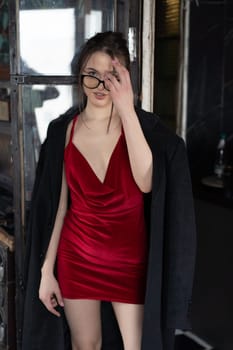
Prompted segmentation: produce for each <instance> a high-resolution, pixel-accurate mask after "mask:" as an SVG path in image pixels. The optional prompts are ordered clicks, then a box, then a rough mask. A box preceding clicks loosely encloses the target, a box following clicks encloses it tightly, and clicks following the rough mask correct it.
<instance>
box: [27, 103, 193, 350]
mask: <svg viewBox="0 0 233 350" xmlns="http://www.w3.org/2000/svg"><path fill="white" fill-rule="evenodd" d="M77 112H78V110H77V109H75V108H73V109H71V110H69V111H68V112H67V113H66V114H64V115H62V116H60V117H59V118H57V119H55V120H54V121H52V122H51V123H50V126H49V128H48V134H47V138H46V141H45V142H44V144H43V145H42V148H41V153H40V159H39V163H38V167H37V173H36V180H35V185H34V191H33V198H32V205H31V213H30V220H29V228H28V234H27V249H26V262H25V265H26V274H25V284H26V292H25V304H24V324H23V342H22V350H42V349H43V350H51V349H54V350H65V349H70V345H69V341H68V339H69V337H68V336H67V334H68V333H67V326H66V322H65V318H64V316H63V317H61V318H57V317H56V316H54V315H52V314H50V313H49V312H48V311H47V309H46V308H45V307H44V305H43V304H42V303H41V302H40V301H39V299H38V290H39V283H40V267H41V265H42V263H43V259H44V256H45V253H46V250H47V247H48V243H49V240H50V236H51V233H52V229H53V225H54V221H55V216H56V212H57V208H58V202H59V195H60V188H61V179H62V165H63V152H64V145H65V135H66V129H67V126H68V123H69V122H70V120H71V119H72V118H73V117H74V116H75V115H76V114H77ZM136 112H137V115H138V118H139V121H140V123H141V127H142V130H143V132H144V135H145V137H146V140H147V142H148V144H149V146H150V148H151V150H152V153H153V157H154V162H153V163H154V169H153V189H152V192H151V193H150V194H146V195H145V215H146V221H147V225H148V234H149V237H150V238H149V242H150V243H149V263H148V273H147V287H146V298H145V312H144V325H143V339H142V347H141V349H142V350H170V347H169V346H168V345H166V343H167V334H169V332H170V330H174V329H189V328H190V324H189V305H190V300H191V293H192V281H193V273H194V260H195V223H194V211H193V200H192V190H191V182H190V174H189V169H188V162H187V156H186V150H185V146H184V142H183V140H182V139H181V138H180V137H178V136H177V135H174V134H173V133H172V132H171V131H169V130H168V129H167V128H166V127H165V126H164V125H163V124H162V123H161V121H160V120H159V118H158V117H157V116H155V115H154V114H151V113H148V112H145V111H142V110H136ZM102 316H103V317H102V319H103V349H105V350H114V349H116V350H120V349H122V345H121V342H120V341H119V330H117V326H116V321H115V318H114V316H113V313H112V309H111V306H110V304H109V303H103V306H102Z"/></svg>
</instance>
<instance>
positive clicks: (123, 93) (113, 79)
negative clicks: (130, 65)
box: [104, 58, 134, 118]
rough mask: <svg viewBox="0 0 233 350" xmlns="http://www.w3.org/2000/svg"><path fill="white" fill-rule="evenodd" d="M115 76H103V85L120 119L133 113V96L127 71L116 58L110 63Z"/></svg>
mask: <svg viewBox="0 0 233 350" xmlns="http://www.w3.org/2000/svg"><path fill="white" fill-rule="evenodd" d="M112 65H113V68H114V70H115V71H116V75H113V74H111V73H107V74H105V77H104V78H105V84H106V86H107V87H108V88H109V90H110V95H111V98H112V102H113V104H114V107H115V108H116V110H117V112H118V113H119V115H120V117H121V118H124V117H127V115H129V114H130V113H132V112H134V94H133V89H132V84H131V79H130V75H129V71H128V70H127V69H126V68H125V67H124V66H123V65H122V64H121V63H120V62H119V60H118V59H117V58H115V59H114V60H113V61H112Z"/></svg>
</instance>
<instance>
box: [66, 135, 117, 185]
mask: <svg viewBox="0 0 233 350" xmlns="http://www.w3.org/2000/svg"><path fill="white" fill-rule="evenodd" d="M121 137H122V132H121V134H120V136H119V137H118V140H117V142H116V144H115V146H114V148H113V151H112V153H111V155H110V158H109V161H108V165H107V167H106V171H105V175H104V179H103V181H102V180H101V179H100V178H99V177H98V176H97V174H96V172H95V171H94V169H93V167H92V165H91V163H90V162H89V161H88V160H87V158H86V157H85V156H84V155H83V154H82V152H81V151H80V150H79V149H78V147H77V146H76V145H75V144H74V143H73V140H72V139H71V145H72V147H73V148H74V149H75V150H76V151H77V152H78V153H79V155H80V156H81V158H82V159H83V161H84V163H86V165H87V166H88V168H89V170H90V173H92V174H93V176H94V177H95V178H96V179H97V180H98V181H99V182H100V183H101V184H102V185H104V184H105V183H106V180H107V177H108V173H109V170H110V168H111V163H112V161H113V158H114V155H115V153H116V150H117V148H118V146H119V144H120V141H121Z"/></svg>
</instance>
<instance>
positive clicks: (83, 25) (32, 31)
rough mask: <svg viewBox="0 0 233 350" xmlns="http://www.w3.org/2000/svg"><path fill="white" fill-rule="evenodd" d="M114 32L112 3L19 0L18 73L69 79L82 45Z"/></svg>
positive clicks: (106, 0) (100, 1)
mask: <svg viewBox="0 0 233 350" xmlns="http://www.w3.org/2000/svg"><path fill="white" fill-rule="evenodd" d="M113 29H114V1H109V0H96V1H94V0H93V1H91V0H89V1H81V0H80V1H65V0H64V1H61V0H56V1H52V0H50V1H49V0H47V1H45V0H40V1H39V0H38V1H30V0H21V1H20V16H19V32H20V55H21V73H25V74H29V75H70V74H71V61H72V59H73V57H74V54H75V52H77V51H78V50H79V48H80V46H81V45H82V44H83V43H84V41H85V40H86V39H87V38H89V37H90V36H92V35H94V34H95V33H97V32H101V31H105V30H113Z"/></svg>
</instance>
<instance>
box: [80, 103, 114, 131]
mask: <svg viewBox="0 0 233 350" xmlns="http://www.w3.org/2000/svg"><path fill="white" fill-rule="evenodd" d="M112 112H113V104H112V107H111V113H110V116H109V118H108V125H107V134H108V133H109V130H110V126H111V122H112V114H113V113H112ZM83 114H84V112H82V113H80V117H81V120H82V122H83V125H84V126H85V127H86V128H87V129H88V130H92V129H91V128H90V127H89V126H88V125H87V122H86V121H85V117H84V116H83ZM117 127H118V123H117V125H116V127H115V128H114V129H116V128H117Z"/></svg>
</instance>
